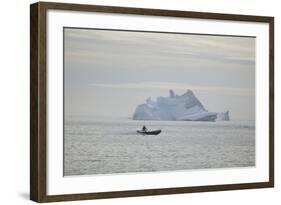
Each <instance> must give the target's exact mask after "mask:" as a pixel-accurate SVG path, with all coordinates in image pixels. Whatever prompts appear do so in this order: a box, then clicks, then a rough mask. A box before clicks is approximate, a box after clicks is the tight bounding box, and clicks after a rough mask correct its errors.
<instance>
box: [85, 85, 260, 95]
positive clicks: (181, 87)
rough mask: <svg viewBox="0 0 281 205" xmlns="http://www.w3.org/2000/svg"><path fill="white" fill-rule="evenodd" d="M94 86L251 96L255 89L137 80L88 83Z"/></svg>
mask: <svg viewBox="0 0 281 205" xmlns="http://www.w3.org/2000/svg"><path fill="white" fill-rule="evenodd" d="M89 85H90V86H94V87H101V88H113V89H114V88H115V89H163V90H170V89H173V90H183V91H185V90H187V89H190V90H196V91H205V92H217V93H223V94H230V95H233V94H235V95H240V96H253V95H254V94H255V89H253V88H233V87H219V86H198V85H197V86H194V85H189V84H184V83H169V82H139V83H118V84H102V83H92V84H89Z"/></svg>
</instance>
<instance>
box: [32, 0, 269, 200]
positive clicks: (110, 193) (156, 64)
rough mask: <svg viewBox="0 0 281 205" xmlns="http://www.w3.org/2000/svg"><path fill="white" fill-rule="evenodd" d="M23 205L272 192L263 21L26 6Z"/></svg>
mask: <svg viewBox="0 0 281 205" xmlns="http://www.w3.org/2000/svg"><path fill="white" fill-rule="evenodd" d="M30 14H31V18H30V23H31V24H30V42H31V47H30V62H31V87H30V89H31V90H30V93H31V105H30V109H31V113H30V117H31V123H30V124H31V135H30V160H31V164H30V198H31V200H34V201H37V202H52V201H65V200H83V199H99V198H113V197H130V196H146V195H160V194H178V193H190V192H207V191H221V190H235V189H250V188H265V187H273V186H274V67H273V66H274V65H273V64H274V18H273V17H265V16H248V15H235V14H218V13H201V12H187V11H173V10H156V9H143V8H125V7H108V6H96V5H80V4H62V3H47V2H40V3H35V4H32V5H31V13H30Z"/></svg>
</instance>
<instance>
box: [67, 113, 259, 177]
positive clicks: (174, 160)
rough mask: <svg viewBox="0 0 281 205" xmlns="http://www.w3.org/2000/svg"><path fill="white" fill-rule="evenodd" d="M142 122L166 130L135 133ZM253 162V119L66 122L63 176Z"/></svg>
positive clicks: (182, 168) (241, 165)
mask: <svg viewBox="0 0 281 205" xmlns="http://www.w3.org/2000/svg"><path fill="white" fill-rule="evenodd" d="M143 124H145V125H146V126H147V128H148V129H162V133H161V134H159V135H157V136H153V135H146V136H143V135H139V134H137V133H136V130H137V129H141V127H142V125H143ZM250 166H255V125H254V122H233V121H229V122H176V121H133V120H130V119H125V120H124V119H122V120H120V119H119V120H94V119H91V118H83V119H82V118H79V119H78V118H77V119H76V118H71V119H70V120H69V119H68V120H67V121H66V122H65V128H64V175H65V176H69V175H91V174H110V173H127V172H154V171H172V170H187V169H209V168H230V167H250Z"/></svg>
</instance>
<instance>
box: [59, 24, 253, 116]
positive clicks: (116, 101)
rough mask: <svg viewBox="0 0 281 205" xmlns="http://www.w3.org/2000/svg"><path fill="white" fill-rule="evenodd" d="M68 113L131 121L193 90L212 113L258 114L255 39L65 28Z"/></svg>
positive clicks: (69, 114) (66, 109)
mask: <svg viewBox="0 0 281 205" xmlns="http://www.w3.org/2000/svg"><path fill="white" fill-rule="evenodd" d="M64 48H65V49H64V51H65V53H64V57H65V58H64V60H65V62H64V95H65V101H64V108H65V115H66V116H71V115H79V116H93V117H95V116H100V117H110V118H120V117H124V118H130V117H132V115H133V113H134V110H135V108H136V106H137V105H138V104H141V103H145V100H146V98H148V97H150V96H151V97H152V99H156V97H157V96H168V94H169V93H168V92H169V89H173V90H174V91H175V92H176V93H177V94H180V95H181V94H183V93H184V92H185V91H186V90H187V89H190V90H193V92H194V94H195V95H196V96H197V97H198V99H199V100H200V101H201V103H202V104H203V105H204V107H205V108H206V109H207V110H209V111H214V112H216V111H226V110H229V111H230V118H231V119H232V120H254V119H255V38H253V37H233V36H232V37H231V36H211V35H191V34H167V33H151V32H132V31H110V30H95V29H75V28H73V29H72V28H65V29H64Z"/></svg>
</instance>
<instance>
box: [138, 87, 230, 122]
mask: <svg viewBox="0 0 281 205" xmlns="http://www.w3.org/2000/svg"><path fill="white" fill-rule="evenodd" d="M169 92H170V93H169V96H168V97H157V99H156V101H153V100H152V99H151V98H150V97H149V98H147V99H146V103H145V104H140V105H138V106H137V107H136V109H135V112H134V114H133V120H167V121H168V120H170V121H228V120H229V111H226V112H220V113H217V112H209V111H208V110H206V109H205V107H204V106H203V105H202V103H201V102H200V101H199V100H198V99H197V97H196V96H195V95H194V93H193V92H192V91H191V90H187V91H186V92H185V93H184V94H183V95H177V94H176V93H175V92H174V91H173V90H170V91H169Z"/></svg>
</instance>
